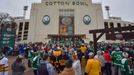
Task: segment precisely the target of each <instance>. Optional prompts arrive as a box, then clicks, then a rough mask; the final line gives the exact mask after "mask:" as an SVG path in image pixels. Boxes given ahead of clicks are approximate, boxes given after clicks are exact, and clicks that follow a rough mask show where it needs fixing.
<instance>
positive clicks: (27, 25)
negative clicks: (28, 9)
mask: <svg viewBox="0 0 134 75" xmlns="http://www.w3.org/2000/svg"><path fill="white" fill-rule="evenodd" d="M28 29H29V22H25V28H24V30H28Z"/></svg>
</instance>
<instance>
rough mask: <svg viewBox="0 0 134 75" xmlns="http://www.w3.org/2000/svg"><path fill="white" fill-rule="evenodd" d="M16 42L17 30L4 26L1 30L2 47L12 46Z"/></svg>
mask: <svg viewBox="0 0 134 75" xmlns="http://www.w3.org/2000/svg"><path fill="white" fill-rule="evenodd" d="M14 44H15V30H13V29H11V28H4V29H2V30H1V37H0V47H4V46H10V47H14Z"/></svg>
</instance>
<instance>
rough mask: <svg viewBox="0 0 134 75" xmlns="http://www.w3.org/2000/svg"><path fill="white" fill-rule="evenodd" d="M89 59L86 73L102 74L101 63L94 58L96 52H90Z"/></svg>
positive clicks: (88, 74)
mask: <svg viewBox="0 0 134 75" xmlns="http://www.w3.org/2000/svg"><path fill="white" fill-rule="evenodd" d="M88 55H89V59H88V61H87V64H86V67H85V72H86V73H85V74H86V75H101V63H100V62H99V61H98V60H97V59H94V53H93V52H90V53H89V54H88Z"/></svg>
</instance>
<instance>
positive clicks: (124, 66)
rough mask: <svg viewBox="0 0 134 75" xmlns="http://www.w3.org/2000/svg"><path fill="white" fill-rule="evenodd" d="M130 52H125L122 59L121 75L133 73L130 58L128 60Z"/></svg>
mask: <svg viewBox="0 0 134 75" xmlns="http://www.w3.org/2000/svg"><path fill="white" fill-rule="evenodd" d="M128 56H129V55H128V53H126V52H124V53H123V59H122V60H121V75H132V72H131V70H130V65H129V60H128Z"/></svg>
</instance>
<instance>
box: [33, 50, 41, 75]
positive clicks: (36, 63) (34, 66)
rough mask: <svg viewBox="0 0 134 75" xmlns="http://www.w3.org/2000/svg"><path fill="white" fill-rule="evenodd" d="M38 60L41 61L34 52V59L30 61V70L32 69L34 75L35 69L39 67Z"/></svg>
mask: <svg viewBox="0 0 134 75" xmlns="http://www.w3.org/2000/svg"><path fill="white" fill-rule="evenodd" d="M40 59H41V58H40V55H39V54H38V53H37V52H35V57H34V58H33V60H32V69H33V72H34V75H38V74H37V73H38V72H37V68H38V66H39V63H40Z"/></svg>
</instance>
